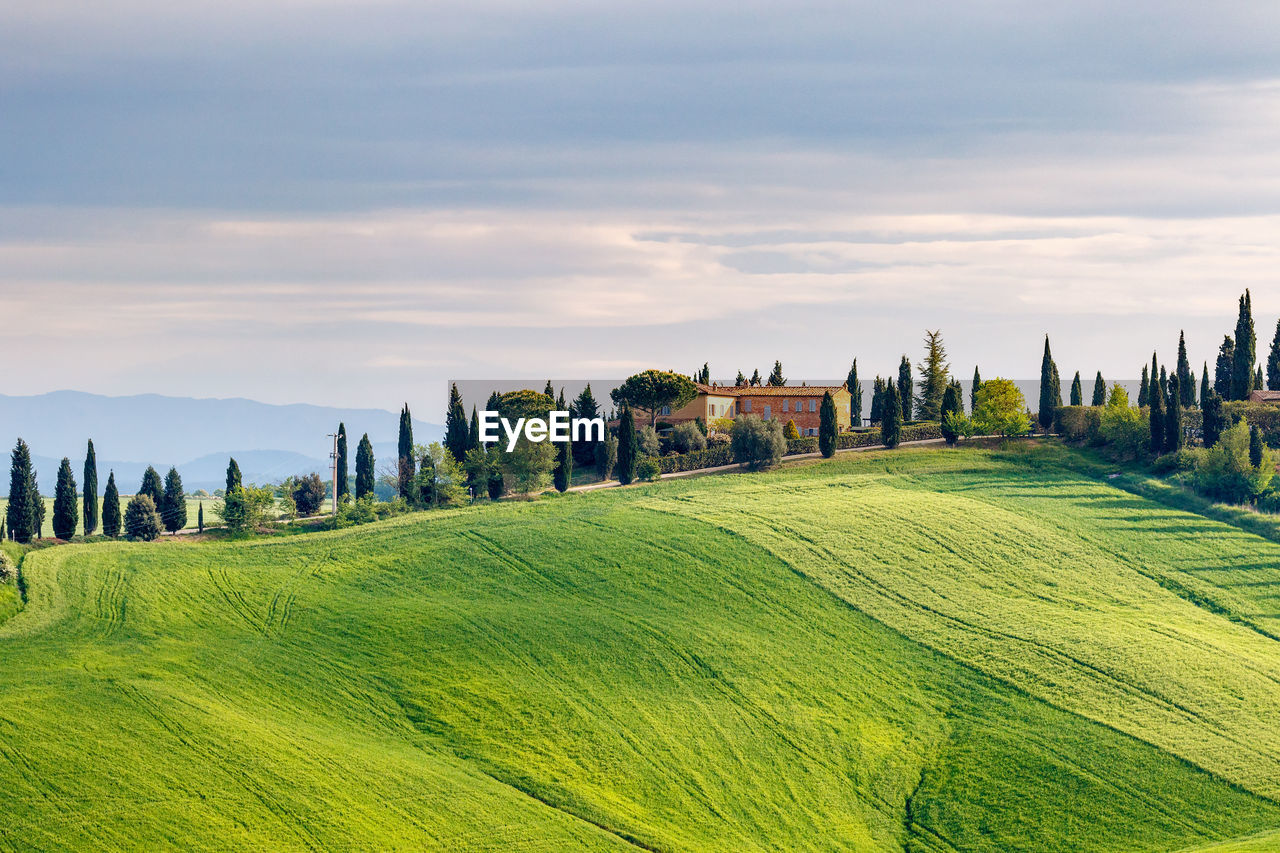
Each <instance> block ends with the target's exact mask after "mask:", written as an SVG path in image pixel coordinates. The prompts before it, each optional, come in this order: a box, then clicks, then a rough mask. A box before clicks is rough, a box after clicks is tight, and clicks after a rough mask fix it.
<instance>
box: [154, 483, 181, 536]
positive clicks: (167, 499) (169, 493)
mask: <svg viewBox="0 0 1280 853" xmlns="http://www.w3.org/2000/svg"><path fill="white" fill-rule="evenodd" d="M159 510H160V520H161V521H162V522H164V529H165V530H167V531H169V532H170V533H177V532H178V531H179V530H181V529H182V528H184V527H186V526H187V494H186V492H184V491H183V489H182V477H181V476H180V475H179V474H178V469H177V468H170V469H169V473H168V474H166V475H165V478H164V496H163V497H162V498H161V499H160V506H159Z"/></svg>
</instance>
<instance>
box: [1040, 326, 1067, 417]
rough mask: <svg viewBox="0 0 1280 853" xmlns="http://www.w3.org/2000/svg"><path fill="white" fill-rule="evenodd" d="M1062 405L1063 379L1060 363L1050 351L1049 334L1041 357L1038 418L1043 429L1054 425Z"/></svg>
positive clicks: (1046, 336)
mask: <svg viewBox="0 0 1280 853" xmlns="http://www.w3.org/2000/svg"><path fill="white" fill-rule="evenodd" d="M1061 405H1062V380H1061V379H1060V378H1059V377H1058V365H1056V364H1054V362H1053V354H1052V353H1051V352H1049V336H1048V335H1045V336H1044V355H1043V356H1042V357H1041V359H1040V411H1039V413H1038V415H1037V418H1038V419H1039V421H1040V426H1041V428H1043V429H1048V428H1049V427H1051V426H1053V421H1054V417H1055V416H1056V414H1057V411H1058V407H1059V406H1061Z"/></svg>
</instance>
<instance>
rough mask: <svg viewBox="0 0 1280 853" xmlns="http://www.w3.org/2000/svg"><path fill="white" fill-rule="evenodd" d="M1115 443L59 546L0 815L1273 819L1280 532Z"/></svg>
mask: <svg viewBox="0 0 1280 853" xmlns="http://www.w3.org/2000/svg"><path fill="white" fill-rule="evenodd" d="M1090 470H1091V469H1090V468H1089V466H1087V465H1082V464H1079V459H1078V457H1076V456H1075V455H1074V454H1071V453H1068V452H1065V451H1062V450H1061V449H1058V448H1052V447H1048V448H1041V449H1038V450H1034V451H1030V452H1026V451H1019V452H1008V453H1000V452H994V451H980V450H971V449H970V450H960V451H946V450H929V451H924V450H912V451H901V452H895V453H868V454H848V455H844V456H842V457H840V458H838V459H836V460H832V461H828V462H821V463H813V464H803V465H796V466H792V467H789V468H786V469H784V470H782V471H778V472H774V473H768V474H753V475H732V476H722V477H707V478H698V479H693V480H685V481H677V482H667V483H661V484H654V485H649V486H643V487H639V488H632V489H626V490H614V491H608V492H596V493H591V494H584V495H569V496H564V497H558V498H551V499H545V500H541V501H537V502H534V503H503V504H499V505H496V506H480V507H474V508H467V509H463V510H456V511H446V512H439V513H434V514H419V515H413V516H408V517H402V518H398V519H393V520H391V521H388V522H383V523H380V524H376V525H371V526H368V527H364V528H353V529H349V530H343V531H336V532H332V533H318V534H309V535H306V536H295V537H289V538H287V539H279V540H274V541H273V540H262V541H254V542H242V543H234V542H202V543H192V542H184V541H173V540H165V541H161V542H157V543H152V544H150V545H132V544H125V543H102V544H93V545H87V546H67V547H60V548H53V549H45V550H42V551H37V552H32V553H30V554H29V555H28V556H27V558H26V561H25V563H24V566H23V570H24V576H25V577H26V579H27V583H28V588H29V602H28V604H27V607H26V609H25V610H23V611H22V612H20V613H18V614H17V615H16V616H13V617H11V618H9V619H8V620H7V621H5V622H4V623H3V624H0V684H2V685H4V687H3V690H0V790H3V791H4V792H5V812H6V813H5V820H4V821H3V822H0V847H3V848H6V849H40V850H82V849H123V848H128V849H139V848H141V849H152V848H157V847H159V848H172V847H184V848H205V849H211V848H212V849H219V850H261V849H272V850H291V849H297V850H306V849H324V850H328V849H357V848H358V849H415V850H416V849H424V848H426V849H494V850H507V849H513V848H515V849H547V850H560V849H597V848H598V849H625V848H634V847H636V846H639V847H642V848H652V849H659V850H691V849H718V850H775V849H815V850H829V849H836V848H845V849H855V850H889V851H893V850H912V851H954V850H992V851H1005V850H1046V851H1064V850H1116V851H1121V850H1123V851H1132V850H1182V849H1197V850H1204V851H1210V850H1213V851H1221V852H1222V853H1227V851H1241V853H1243V851H1250V852H1251V853H1252V851H1260V850H1267V849H1276V848H1277V847H1278V846H1280V836H1278V835H1276V834H1275V832H1274V831H1275V830H1277V829H1280V722H1277V721H1278V720H1280V715H1278V714H1277V712H1278V711H1280V643H1277V641H1276V639H1275V637H1277V636H1280V607H1277V605H1278V604H1280V544H1276V543H1275V542H1273V541H1271V540H1269V539H1266V538H1263V537H1260V536H1257V535H1253V534H1250V533H1246V532H1243V531H1242V530H1241V529H1239V528H1238V527H1233V526H1230V525H1228V524H1224V523H1222V522H1219V521H1212V520H1209V519H1207V518H1205V517H1204V516H1202V515H1195V514H1192V513H1188V512H1185V511H1180V510H1176V509H1171V508H1169V507H1168V506H1166V505H1164V504H1161V503H1156V502H1154V501H1152V500H1150V499H1147V498H1143V497H1138V496H1135V495H1133V494H1130V493H1128V492H1124V491H1120V490H1119V489H1117V488H1114V487H1112V486H1109V485H1107V484H1106V482H1105V481H1103V480H1099V479H1097V478H1096V477H1095V476H1091V475H1090V474H1088V473H1082V472H1088V471H1090ZM1215 845H1216V846H1215Z"/></svg>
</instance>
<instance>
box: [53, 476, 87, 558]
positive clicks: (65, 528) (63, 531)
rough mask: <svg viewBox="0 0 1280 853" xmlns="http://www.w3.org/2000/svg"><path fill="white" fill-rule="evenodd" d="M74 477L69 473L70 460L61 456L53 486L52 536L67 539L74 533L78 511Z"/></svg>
mask: <svg viewBox="0 0 1280 853" xmlns="http://www.w3.org/2000/svg"><path fill="white" fill-rule="evenodd" d="M79 499H80V496H79V495H78V494H77V493H76V478H75V477H74V476H73V475H72V473H71V460H70V459H68V458H67V457H65V456H64V457H62V464H61V465H59V466H58V482H57V485H55V486H54V488H53V538H55V539H62V540H67V539H70V538H71V537H72V536H75V535H76V527H78V526H79V525H80V513H79V511H78V509H77V507H76V504H77V502H78V501H79Z"/></svg>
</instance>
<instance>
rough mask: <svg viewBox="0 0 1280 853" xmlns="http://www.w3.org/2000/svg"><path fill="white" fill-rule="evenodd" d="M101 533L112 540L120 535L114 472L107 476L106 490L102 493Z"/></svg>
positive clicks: (117, 496)
mask: <svg viewBox="0 0 1280 853" xmlns="http://www.w3.org/2000/svg"><path fill="white" fill-rule="evenodd" d="M102 533H103V535H105V536H110V537H111V538H112V539H115V538H116V537H117V536H119V535H120V490H119V489H117V488H116V472H115V471H112V472H110V473H109V474H107V489H106V491H105V492H103V493H102Z"/></svg>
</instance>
